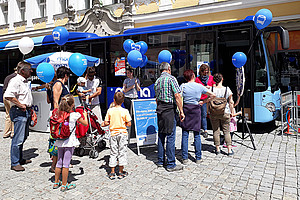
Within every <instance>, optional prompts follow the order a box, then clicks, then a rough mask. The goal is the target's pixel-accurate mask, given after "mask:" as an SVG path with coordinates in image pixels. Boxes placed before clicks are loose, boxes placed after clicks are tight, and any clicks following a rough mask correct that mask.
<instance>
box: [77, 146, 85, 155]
mask: <svg viewBox="0 0 300 200" xmlns="http://www.w3.org/2000/svg"><path fill="white" fill-rule="evenodd" d="M84 153H85V150H84V148H82V147H79V148H78V150H77V155H78V156H84Z"/></svg>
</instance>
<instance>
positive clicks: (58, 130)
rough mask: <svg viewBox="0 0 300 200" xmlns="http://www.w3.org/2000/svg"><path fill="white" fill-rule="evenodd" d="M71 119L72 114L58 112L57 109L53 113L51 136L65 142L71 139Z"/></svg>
mask: <svg viewBox="0 0 300 200" xmlns="http://www.w3.org/2000/svg"><path fill="white" fill-rule="evenodd" d="M69 118H70V113H68V112H64V111H61V112H58V109H57V108H56V109H54V110H53V111H52V115H51V117H50V134H51V136H52V137H53V138H54V139H58V140H65V139H68V138H69V137H70V135H71V132H70V128H69ZM75 127H76V126H75ZM75 127H74V128H75ZM72 131H73V130H72Z"/></svg>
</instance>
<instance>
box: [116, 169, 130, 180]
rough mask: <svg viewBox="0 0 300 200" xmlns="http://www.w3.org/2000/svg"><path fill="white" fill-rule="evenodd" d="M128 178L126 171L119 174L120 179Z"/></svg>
mask: <svg viewBox="0 0 300 200" xmlns="http://www.w3.org/2000/svg"><path fill="white" fill-rule="evenodd" d="M126 176H128V172H126V171H123V172H119V176H118V179H122V178H125V177H126Z"/></svg>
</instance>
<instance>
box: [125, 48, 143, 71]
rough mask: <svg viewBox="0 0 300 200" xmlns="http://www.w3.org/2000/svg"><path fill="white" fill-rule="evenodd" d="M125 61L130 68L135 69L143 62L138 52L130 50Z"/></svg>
mask: <svg viewBox="0 0 300 200" xmlns="http://www.w3.org/2000/svg"><path fill="white" fill-rule="evenodd" d="M127 60H128V63H129V64H130V66H131V67H133V68H137V67H139V66H140V65H141V63H142V62H143V57H142V54H141V53H140V52H139V51H138V50H132V51H130V52H129V53H128V55H127Z"/></svg>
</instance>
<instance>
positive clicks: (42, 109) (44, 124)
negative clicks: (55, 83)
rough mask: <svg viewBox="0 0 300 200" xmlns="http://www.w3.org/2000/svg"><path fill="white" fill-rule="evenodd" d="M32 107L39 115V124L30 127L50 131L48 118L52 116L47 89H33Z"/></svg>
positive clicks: (35, 129) (34, 129)
mask: <svg viewBox="0 0 300 200" xmlns="http://www.w3.org/2000/svg"><path fill="white" fill-rule="evenodd" d="M32 96H33V104H32V108H33V109H34V111H35V112H36V115H37V124H36V125H35V126H34V127H30V129H31V130H33V131H41V132H49V126H48V119H49V117H50V104H48V103H47V93H46V91H40V92H35V91H32Z"/></svg>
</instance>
